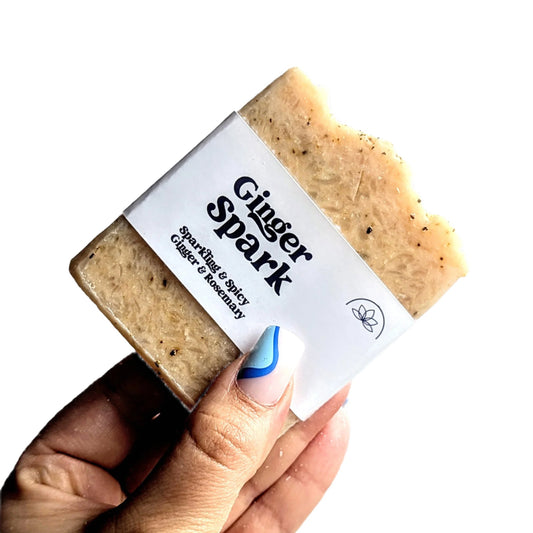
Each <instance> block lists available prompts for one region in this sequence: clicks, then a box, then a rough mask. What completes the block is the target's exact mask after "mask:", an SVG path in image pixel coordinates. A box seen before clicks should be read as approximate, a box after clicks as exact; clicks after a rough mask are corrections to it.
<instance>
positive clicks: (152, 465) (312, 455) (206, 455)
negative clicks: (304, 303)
mask: <svg viewBox="0 0 533 533" xmlns="http://www.w3.org/2000/svg"><path fill="white" fill-rule="evenodd" d="M269 330H271V328H269V329H267V330H266V332H265V334H264V335H263V336H262V337H261V342H259V343H258V345H256V348H254V350H253V351H252V353H251V354H250V356H249V357H248V358H247V359H246V360H245V361H244V364H243V360H242V359H238V360H237V361H235V362H234V363H232V364H231V365H229V366H228V367H227V368H226V369H225V370H224V371H223V372H222V373H221V374H220V376H219V377H218V378H217V379H216V381H215V382H214V383H213V385H212V386H211V388H210V390H209V391H208V393H207V394H206V396H205V397H204V398H203V399H202V401H201V402H200V403H199V404H198V406H197V408H196V409H195V410H194V411H193V413H192V414H191V415H189V414H188V413H187V412H186V411H185V410H184V409H183V408H182V407H181V406H180V404H179V402H177V401H176V399H175V398H174V397H173V396H172V395H171V394H170V392H169V391H168V390H167V389H166V388H165V387H164V386H163V385H162V383H161V382H160V380H159V378H157V377H156V376H155V375H154V374H153V373H152V372H151V371H150V370H149V369H148V368H147V367H146V365H145V364H144V363H143V362H142V361H141V360H140V359H139V358H138V357H137V356H136V355H132V356H130V357H128V358H126V359H125V360H124V361H122V362H121V363H120V364H118V365H117V366H115V367H114V368H113V369H111V370H110V371H109V372H108V373H107V374H105V375H104V376H103V377H102V378H100V379H99V380H98V381H96V382H95V383H94V384H93V385H91V386H90V387H89V388H88V389H87V390H86V391H85V392H83V393H82V394H81V395H80V396H79V397H78V398H76V399H75V400H74V401H73V402H72V403H71V404H69V405H68V406H67V407H65V408H64V409H63V410H62V411H61V412H60V413H59V414H58V415H56V417H55V418H54V419H53V420H52V421H51V422H50V423H49V424H48V425H47V426H46V427H45V429H44V430H43V431H42V432H41V433H40V434H39V435H38V436H37V437H36V439H35V440H34V441H33V442H32V444H31V445H30V446H29V447H28V449H27V450H26V451H25V452H24V454H23V455H22V457H21V458H20V460H19V462H18V463H17V465H16V467H15V470H14V472H13V473H12V474H11V476H10V477H9V478H8V480H7V482H6V484H5V486H4V488H3V490H2V513H1V518H0V530H1V531H5V532H13V533H26V532H28V533H36V532H45V533H55V532H58V533H59V532H60V533H65V532H81V531H85V532H114V533H119V532H130V531H131V532H145V531H146V532H148V531H150V532H157V533H165V532H170V531H172V532H176V531H187V532H202V533H210V532H218V531H228V532H237V531H244V530H245V531H253V532H254V533H258V532H259V533H260V532H263V531H264V532H267V531H268V532H269V533H275V532H276V531H284V532H289V531H296V529H297V528H298V527H299V526H300V524H301V523H302V522H303V521H304V520H305V518H306V517H307V516H308V514H309V513H310V512H311V510H312V509H313V508H314V506H315V505H316V504H317V503H318V501H319V500H320V498H321V497H322V495H323V494H324V492H325V491H326V489H327V488H328V486H329V485H330V483H331V482H332V480H333V478H334V477H335V474H336V473H337V470H338V468H339V466H340V463H341V461H342V458H343V456H344V453H345V450H346V447H347V441H348V425H347V422H346V419H345V416H344V415H343V413H342V410H340V411H339V408H340V406H341V405H342V404H343V402H344V400H345V398H346V395H347V393H348V389H347V388H345V389H344V390H343V391H341V392H340V393H338V394H337V395H336V396H335V397H334V398H332V399H331V400H330V401H329V402H328V403H327V404H325V405H324V406H323V407H322V408H321V409H320V410H319V411H317V412H316V413H315V414H314V415H313V416H312V417H311V418H309V419H308V420H307V421H305V422H299V423H297V424H296V425H294V426H293V427H292V428H291V429H289V430H288V431H287V432H286V433H284V434H283V435H282V436H281V437H280V438H279V439H278V436H279V435H280V433H281V431H282V428H283V424H284V420H285V418H286V416H287V413H288V410H289V404H290V399H291V394H292V378H291V373H292V370H293V369H294V365H295V357H294V353H290V352H291V351H292V352H294V348H293V347H291V346H290V345H287V342H286V341H287V339H288V340H289V341H290V340H291V339H289V338H288V337H287V336H285V335H286V332H283V331H282V332H280V333H279V360H278V361H277V364H276V361H275V360H274V361H273V365H271V366H274V370H273V371H271V372H270V373H268V374H266V375H263V376H259V377H253V374H254V372H256V373H257V367H261V366H265V365H264V364H263V362H264V361H265V357H267V358H268V357H269V353H268V351H269V348H268V347H267V348H265V346H266V345H267V344H268V342H269V341H268V333H267V332H269ZM270 333H272V331H270ZM287 335H289V334H287ZM289 344H290V343H289ZM287 346H288V348H287ZM265 350H266V351H265ZM265 354H266V355H265ZM271 359H272V358H271ZM251 368H252V370H250V369H251Z"/></svg>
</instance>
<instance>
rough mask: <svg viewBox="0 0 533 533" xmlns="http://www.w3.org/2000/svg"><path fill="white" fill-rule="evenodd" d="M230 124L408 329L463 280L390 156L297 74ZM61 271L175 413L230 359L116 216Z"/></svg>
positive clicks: (205, 319) (451, 237) (206, 320)
mask: <svg viewBox="0 0 533 533" xmlns="http://www.w3.org/2000/svg"><path fill="white" fill-rule="evenodd" d="M240 114H241V116H242V117H243V118H244V119H245V120H246V121H247V122H248V124H249V125H250V126H251V127H252V128H253V129H254V130H255V132H256V133H257V134H258V135H259V136H260V137H261V139H262V140H263V141H264V143H265V144H266V145H267V146H268V147H269V148H270V149H271V150H272V151H273V152H274V154H275V155H276V157H277V158H278V159H279V160H280V161H281V162H282V163H283V165H284V166H285V167H286V168H287V169H288V170H289V172H290V173H291V174H292V176H293V177H294V178H295V179H296V180H297V181H298V182H299V183H300V185H302V187H303V188H304V189H305V190H306V191H307V192H308V194H309V195H310V196H311V197H312V198H313V200H314V201H315V202H316V204H317V205H318V206H319V207H320V208H321V209H322V211H323V212H324V213H325V214H326V215H327V216H328V217H329V219H330V220H331V222H332V223H333V224H334V225H335V226H337V227H338V228H339V229H340V231H341V232H342V233H343V234H344V236H345V238H346V239H347V240H348V242H349V243H350V244H351V245H352V246H353V248H354V249H355V250H356V251H357V252H358V253H359V255H361V257H362V258H363V259H364V260H365V261H366V262H367V264H368V265H369V266H370V267H371V268H372V269H373V270H374V272H375V273H376V274H377V275H378V276H379V277H380V278H381V280H382V281H383V282H384V283H385V285H387V286H388V287H389V289H390V290H391V291H392V292H393V294H394V295H395V296H396V297H397V299H398V300H399V301H400V302H401V303H402V304H403V306H404V307H405V308H406V309H407V310H408V311H409V312H410V313H411V315H412V316H413V317H414V318H418V317H420V316H421V315H422V314H423V313H424V312H425V311H427V310H428V309H429V308H430V307H431V306H432V305H433V304H434V303H435V302H436V301H437V300H438V299H439V298H440V296H442V294H444V292H445V291H446V290H447V289H448V288H449V287H450V286H451V285H452V284H453V283H454V282H455V281H456V280H457V279H458V278H459V277H461V276H463V275H464V274H465V273H466V266H465V262H464V259H463V257H462V255H461V253H460V249H459V243H458V240H457V237H456V235H455V233H454V230H453V229H452V228H451V227H450V226H449V224H448V223H447V222H446V221H445V220H444V219H443V218H441V217H438V216H434V215H428V214H427V213H426V212H425V211H424V209H423V208H422V206H421V203H420V200H419V199H418V197H417V195H416V194H415V192H413V190H412V189H411V187H410V183H409V181H410V179H409V170H408V168H407V166H406V165H405V163H404V162H403V161H402V159H401V158H399V157H398V156H397V155H396V154H395V152H394V150H393V148H392V146H391V145H390V144H388V143H386V142H384V141H381V140H378V139H376V138H373V137H371V136H368V135H365V134H364V133H361V132H358V131H355V130H352V129H350V128H348V127H346V126H344V125H341V124H338V123H337V122H336V121H335V120H334V119H333V118H332V116H331V115H330V113H329V112H328V110H327V106H326V105H325V102H324V98H323V95H322V93H321V92H319V91H318V90H317V89H316V88H315V87H314V86H313V85H312V84H311V83H310V81H309V80H308V79H307V78H306V77H305V75H304V74H303V73H302V72H301V71H300V70H298V69H291V70H289V71H287V72H286V73H285V74H283V75H282V76H281V77H280V78H278V79H277V80H275V81H274V82H273V83H272V84H271V85H269V86H268V87H267V88H266V89H265V90H264V91H263V92H262V93H260V94H259V95H258V96H256V97H255V98H254V99H253V100H251V101H250V102H249V103H248V104H246V105H245V106H244V107H243V108H242V109H241V111H240ZM130 200H131V199H130ZM70 271H71V273H72V275H73V276H74V278H75V279H76V281H77V282H78V284H79V285H80V286H81V288H82V289H83V290H84V291H85V292H86V293H87V294H88V295H89V297H90V298H91V299H92V300H93V301H94V302H95V303H96V304H97V306H98V307H99V308H100V310H101V311H102V312H103V313H104V314H105V315H106V316H107V317H108V318H109V319H110V320H111V321H112V323H113V324H114V325H115V326H116V327H117V328H118V330H119V331H120V332H121V333H122V334H123V335H124V336H125V337H126V339H127V340H128V341H129V342H130V343H131V344H132V346H133V347H134V348H135V350H136V351H137V352H138V353H139V355H141V356H142V357H143V358H144V359H145V361H146V362H147V363H148V364H149V365H150V366H152V367H153V368H154V369H155V371H156V372H157V373H158V374H159V375H160V376H161V377H162V378H163V380H164V381H165V382H166V383H167V385H168V386H169V387H170V388H171V389H172V390H173V391H174V393H175V394H176V395H177V396H178V398H179V399H180V400H181V401H182V402H183V403H184V404H185V405H186V406H187V407H189V408H190V407H192V406H193V405H194V404H195V403H196V401H197V400H198V398H199V397H200V396H201V394H202V392H203V391H204V390H205V388H206V387H207V386H208V385H209V383H210V382H211V381H212V379H213V378H214V377H215V376H216V375H217V374H218V373H219V372H220V370H221V369H222V368H223V367H225V366H226V365H227V364H228V363H230V362H231V361H232V360H234V359H235V358H236V357H237V356H238V353H239V352H238V349H237V348H236V346H235V345H234V344H233V343H232V341H231V340H230V339H229V338H228V337H227V336H226V335H225V333H224V332H223V331H222V330H221V329H220V328H219V327H218V325H217V324H216V323H215V322H214V321H213V320H212V319H211V317H210V316H209V315H208V314H207V313H206V312H205V311H204V310H203V308H202V307H201V306H200V305H199V304H198V303H197V302H196V300H195V299H194V298H193V297H192V296H191V294H190V293H189V292H188V291H187V290H186V289H185V288H184V286H183V285H182V284H181V283H180V282H179V280H178V279H177V278H176V277H175V276H174V275H173V274H172V273H171V272H170V271H169V269H168V268H167V267H166V266H165V265H164V264H163V263H162V261H161V260H160V259H159V257H158V256H156V255H155V253H154V252H153V251H152V250H151V248H150V247H149V246H148V245H147V244H146V243H145V242H144V241H143V239H142V238H141V237H140V236H139V235H138V234H137V232H136V231H135V230H134V229H133V228H132V227H131V225H130V224H129V223H128V222H127V221H126V219H125V218H124V217H123V216H121V217H119V218H118V219H117V220H116V221H115V222H113V223H112V224H111V225H110V226H109V227H108V228H107V229H106V230H104V231H103V232H102V233H101V234H100V235H98V236H97V237H96V238H95V239H94V240H93V241H92V242H91V243H90V244H89V245H88V246H87V247H86V248H85V249H84V250H82V251H81V252H80V253H79V254H78V255H77V256H76V257H75V258H74V259H73V260H72V262H71V265H70Z"/></svg>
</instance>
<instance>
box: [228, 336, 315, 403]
mask: <svg viewBox="0 0 533 533" xmlns="http://www.w3.org/2000/svg"><path fill="white" fill-rule="evenodd" d="M303 352H304V344H303V342H302V341H301V340H300V339H299V338H298V337H297V336H296V335H294V333H291V332H290V331H287V330H284V329H281V328H280V327H279V326H269V327H268V328H267V329H265V331H264V332H263V334H262V335H261V337H260V338H259V340H258V341H257V343H256V344H255V346H254V347H253V348H252V351H251V352H250V354H249V355H248V357H247V358H246V361H245V362H244V364H243V366H242V367H241V370H240V371H239V374H238V376H237V386H238V387H239V388H240V389H241V390H242V391H243V392H244V393H245V394H246V395H247V396H249V397H250V398H252V399H253V400H255V401H256V402H258V403H260V404H262V405H274V404H275V403H277V402H278V400H279V399H280V398H281V396H282V395H283V392H284V391H285V389H286V388H287V385H288V384H289V381H290V380H291V377H292V375H293V374H294V371H295V370H296V367H297V366H298V363H299V362H300V359H301V357H302V355H303Z"/></svg>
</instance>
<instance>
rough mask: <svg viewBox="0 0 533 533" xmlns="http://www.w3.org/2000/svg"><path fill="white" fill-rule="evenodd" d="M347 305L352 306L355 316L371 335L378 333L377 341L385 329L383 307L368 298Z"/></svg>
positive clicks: (357, 299) (358, 299) (352, 301)
mask: <svg viewBox="0 0 533 533" xmlns="http://www.w3.org/2000/svg"><path fill="white" fill-rule="evenodd" d="M346 305H349V306H351V311H352V314H353V316H354V317H355V318H356V319H357V320H359V321H360V322H361V324H362V326H363V327H364V328H365V329H366V331H368V332H369V333H377V335H376V337H375V338H376V339H377V338H378V337H379V336H380V335H381V334H382V333H383V329H384V328H385V315H384V314H383V311H382V309H381V307H380V306H379V305H378V304H377V303H376V302H373V301H372V300H368V299H367V298H356V299H355V300H350V301H349V302H347V303H346Z"/></svg>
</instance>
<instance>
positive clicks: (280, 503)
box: [228, 409, 349, 533]
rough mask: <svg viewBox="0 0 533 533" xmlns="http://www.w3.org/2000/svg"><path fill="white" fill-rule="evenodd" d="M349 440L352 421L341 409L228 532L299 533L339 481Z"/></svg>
mask: <svg viewBox="0 0 533 533" xmlns="http://www.w3.org/2000/svg"><path fill="white" fill-rule="evenodd" d="M348 438H349V426H348V420H347V417H346V414H345V413H344V412H343V410H342V409H341V410H340V411H339V412H338V413H337V414H336V415H335V416H334V417H333V418H332V419H331V420H330V421H329V422H328V424H327V425H326V426H325V427H324V429H323V430H322V431H321V432H320V433H319V434H318V435H317V436H316V437H315V438H314V439H313V440H312V441H311V443H310V444H309V445H308V446H307V448H306V449H305V451H304V452H303V453H302V454H301V455H300V456H299V457H298V458H297V459H296V460H295V461H294V463H293V464H292V465H291V467H290V468H289V469H288V470H287V471H286V472H285V473H284V474H283V475H282V476H281V477H280V478H279V479H278V481H277V482H276V483H274V484H273V485H272V486H271V487H270V488H269V489H268V490H267V491H266V492H265V493H264V494H262V495H261V496H260V497H259V498H258V499H257V500H255V502H254V503H253V504H252V505H251V506H250V507H249V508H248V510H247V511H246V512H245V513H244V514H243V515H242V516H241V517H240V518H239V519H238V520H237V521H236V522H235V523H234V524H233V526H232V527H230V529H229V530H228V531H230V532H231V533H238V532H240V531H254V533H262V532H264V533H267V532H268V533H281V532H286V533H288V532H293V531H296V530H297V529H298V528H299V527H300V525H301V524H302V523H303V522H304V520H305V519H306V518H307V516H308V515H309V514H310V513H311V511H312V510H313V509H314V507H315V506H316V505H317V503H318V502H319V501H320V499H321V498H322V496H323V495H324V493H325V492H326V490H327V489H328V487H329V486H330V485H331V483H332V481H333V479H334V478H335V476H336V474H337V472H338V470H339V467H340V465H341V463H342V460H343V458H344V455H345V453H346V449H347V446H348Z"/></svg>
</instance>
